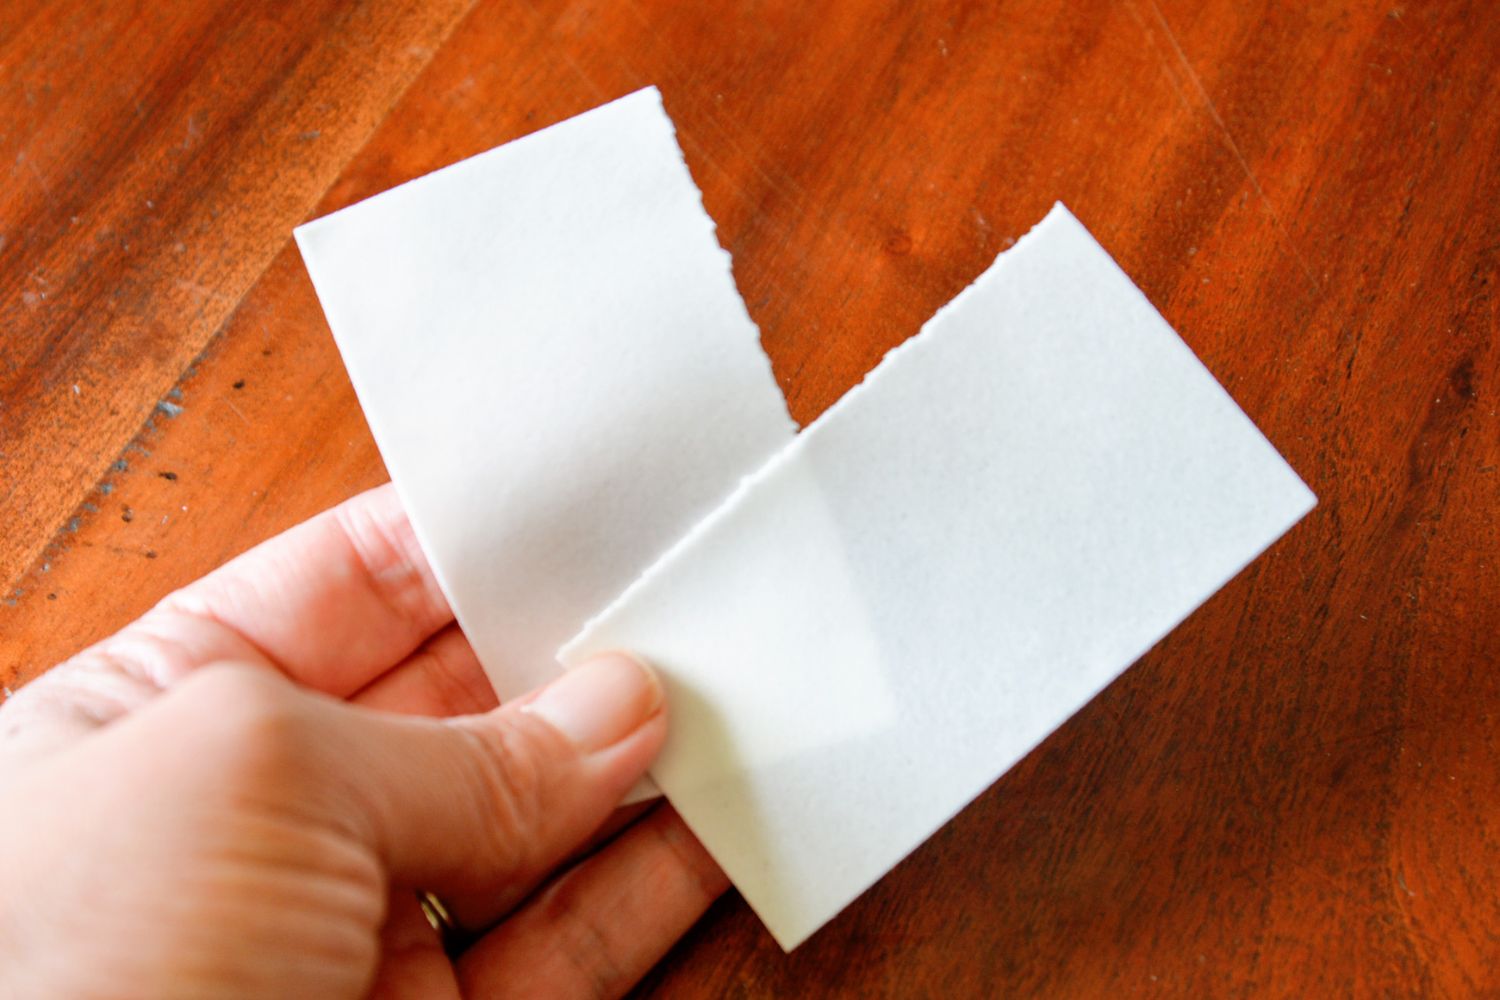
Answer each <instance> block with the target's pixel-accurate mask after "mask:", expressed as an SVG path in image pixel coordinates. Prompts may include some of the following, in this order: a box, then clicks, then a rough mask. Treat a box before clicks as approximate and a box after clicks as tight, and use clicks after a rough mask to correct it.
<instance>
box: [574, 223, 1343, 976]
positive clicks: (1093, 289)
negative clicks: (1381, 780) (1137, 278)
mask: <svg viewBox="0 0 1500 1000" xmlns="http://www.w3.org/2000/svg"><path fill="white" fill-rule="evenodd" d="M1314 503H1315V498H1314V497H1313V495H1312V493H1311V492H1310V491H1309V490H1308V489H1307V487H1306V486H1304V485H1303V484H1302V482H1301V480H1299V479H1298V478H1297V476H1296V474H1295V473H1294V472H1293V471H1292V470H1291V469H1290V468H1289V467H1288V466H1287V465H1286V463H1285V462H1284V461H1282V459H1281V458H1280V456H1279V455H1277V453H1276V451H1275V450H1274V449H1273V448H1272V447H1271V445H1270V444H1269V443H1268V442H1267V441H1266V440H1265V438H1264V437H1262V436H1261V434H1260V433H1259V431H1257V430H1256V428H1255V427H1254V425H1253V424H1252V423H1251V422H1250V420H1249V419H1248V418H1247V417H1246V416H1245V415H1244V414H1243V413H1242V412H1241V411H1240V410H1239V408H1238V407H1237V406H1236V405H1235V404H1234V401H1233V400H1231V399H1230V398H1229V396H1228V395H1227V394H1226V393H1225V392H1224V390H1223V389H1221V388H1220V387H1219V385H1218V383H1217V382H1215V381H1214V379H1213V377H1212V376H1211V375H1210V374H1209V373H1208V371H1207V370H1206V369H1204V368H1203V366H1202V365H1201V364H1200V363H1199V362H1198V360H1197V359H1196V358H1195V357H1194V356H1193V354H1192V352H1191V351H1190V350H1189V349H1188V347H1187V346H1186V345H1185V344H1184V343H1183V342H1182V341H1181V340H1180V339H1179V338H1178V337H1177V335H1176V334H1175V333H1174V332H1173V331H1172V329H1171V328H1170V327H1169V326H1168V325H1167V323H1166V322H1165V321H1164V320H1163V319H1162V318H1161V316H1160V315H1159V314H1158V313H1157V312H1156V310H1155V309H1153V308H1152V306H1151V304H1150V303H1149V302H1148V301H1147V300H1146V298H1145V296H1144V295H1142V294H1141V293H1140V291H1139V290H1138V289H1137V288H1136V287H1135V286H1134V285H1133V284H1132V283H1131V281H1130V280H1129V278H1127V277H1126V276H1125V274H1124V273H1123V272H1122V271H1121V270H1120V269H1119V268H1118V267H1117V266H1116V265H1115V264H1114V262H1113V261H1112V260H1111V259H1110V258H1109V256H1108V255H1107V254H1106V253H1105V251H1104V250H1103V249H1102V248H1101V247H1100V246H1099V245H1098V244H1097V243H1096V242H1094V240H1093V238H1092V237H1091V236H1090V235H1089V234H1088V232H1087V231H1086V230H1085V229H1084V228H1083V226H1082V225H1080V224H1079V223H1078V221H1077V220H1076V219H1074V218H1073V216H1072V215H1071V214H1069V213H1068V212H1067V210H1066V209H1064V208H1062V207H1061V206H1058V207H1057V208H1055V209H1054V210H1053V211H1052V213H1051V214H1050V215H1048V217H1047V218H1046V219H1045V220H1044V221H1043V222H1042V223H1040V224H1039V225H1038V226H1037V227H1036V229H1035V230H1033V232H1032V233H1031V234H1029V235H1028V236H1027V237H1026V238H1025V239H1023V240H1022V241H1021V242H1020V243H1019V244H1017V246H1016V247H1014V248H1013V249H1012V250H1010V251H1009V252H1007V253H1006V254H1004V255H1003V256H1002V257H1001V258H1000V259H999V260H998V261H997V262H996V263H995V264H994V266H992V267H991V268H990V269H989V270H988V271H987V272H986V273H985V274H984V275H982V276H981V277H980V278H979V279H978V280H977V281H976V282H975V283H974V284H973V285H972V286H970V287H969V288H968V289H967V290H965V291H964V292H963V293H962V294H961V295H960V296H958V297H957V298H956V299H955V300H954V301H953V302H951V303H950V304H949V305H948V306H946V307H945V308H944V309H943V310H941V311H940V312H939V313H938V314H937V315H936V316H935V317H934V318H933V319H932V320H931V321H929V322H928V324H927V325H926V327H925V328H924V330H923V332H922V333H921V334H920V335H919V336H918V337H916V338H914V339H913V340H912V341H910V342H908V343H907V344H906V345H904V346H902V347H900V348H898V349H897V350H895V351H893V352H891V354H890V355H889V356H888V357H887V358H886V359H885V361H884V362H883V363H882V364H881V365H880V367H879V368H878V369H877V370H876V371H875V372H873V373H872V374H871V375H870V376H869V377H868V378H867V379H866V381H865V383H864V385H862V386H861V387H859V388H857V389H855V390H853V391H851V392H850V393H849V394H848V395H847V396H846V397H845V398H844V399H843V400H841V401H840V402H839V403H838V404H837V405H835V406H834V407H833V408H832V409H830V410H829V411H828V412H827V413H825V414H824V415H823V417H822V418H820V419H819V420H818V421H817V422H816V423H814V424H813V425H811V426H810V427H809V428H808V429H806V430H805V431H804V432H803V433H802V435H801V436H800V437H798V438H797V439H796V440H795V441H794V442H793V443H791V444H790V445H788V446H787V447H786V448H785V449H783V450H782V451H781V452H780V453H779V454H778V455H776V457H775V458H773V459H772V460H771V461H770V462H768V463H767V464H766V465H765V466H764V467H762V468H761V469H760V470H759V471H758V472H757V473H755V474H754V475H753V476H752V477H751V478H750V479H749V480H747V481H746V482H745V483H744V484H742V485H741V486H740V488H739V489H738V490H737V491H736V492H735V493H734V494H733V495H732V496H731V497H730V498H729V499H728V500H727V501H726V503H725V504H724V505H723V506H721V507H720V508H718V509H717V510H716V511H714V513H713V514H712V515H710V517H709V518H708V519H707V520H706V521H705V522H703V523H702V524H700V525H698V526H697V527H696V528H695V529H694V530H693V531H692V532H691V533H690V534H689V535H688V536H687V537H685V538H684V539H683V540H682V541H681V542H679V543H678V544H677V545H676V546H674V547H673V548H672V549H671V550H670V551H669V552H668V553H667V554H666V555H665V556H664V557H663V558H662V559H661V560H660V561H659V562H657V563H656V564H655V565H654V566H653V567H652V568H651V569H650V570H649V571H647V573H646V574H645V576H643V577H642V579H640V580H639V581H637V582H636V583H635V584H633V585H632V586H631V588H630V589H629V590H628V591H626V593H625V594H623V595H622V596H621V598H620V599H619V600H618V601H617V602H616V603H615V604H614V605H612V606H610V607H609V608H607V609H606V610H605V611H604V612H603V613H602V614H601V615H600V616H599V617H598V618H597V619H595V620H594V621H593V622H591V623H590V624H589V626H588V627H587V628H586V629H585V630H584V631H583V633H582V634H580V635H579V636H578V637H577V638H576V639H575V640H574V641H573V642H571V643H570V644H569V645H568V646H567V648H566V649H565V650H564V651H563V653H562V656H563V659H564V662H565V663H568V664H570V665H571V664H573V663H576V662H577V661H578V660H579V659H580V658H582V657H583V656H585V655H587V654H589V653H591V652H594V651H598V650H601V649H606V648H627V649H632V650H636V651H638V652H639V653H641V654H643V655H644V656H645V657H647V658H648V659H650V660H651V661H652V662H654V663H655V664H657V665H658V667H659V668H660V670H661V672H662V674H663V676H664V679H665V682H666V684H667V687H668V697H669V704H670V706H671V712H672V716H671V718H672V722H671V735H670V737H669V740H668V744H667V747H666V749H665V751H664V752H663V754H662V756H661V758H660V760H659V761H658V762H657V765H656V767H655V768H654V769H653V770H652V775H653V777H655V779H656V780H657V783H658V784H659V785H660V786H661V788H662V789H663V790H664V791H665V793H666V795H667V797H668V798H669V799H670V800H671V802H672V804H673V805H674V806H675V807H676V808H677V810H678V811H679V812H680V813H681V814H682V816H683V817H684V819H685V820H686V821H687V823H688V825H689V826H691V827H692V829H693V830H694V831H695V832H696V833H697V835H698V836H699V837H700V838H701V839H702V841H703V843H704V844H705V845H706V846H707V848H708V849H709V851H710V852H711V853H712V854H713V856H714V857H715V858H716V859H717V860H718V861H719V863H720V864H721V865H722V866H723V867H724V869H725V871H726V872H727V873H728V874H729V876H730V878H731V879H733V881H734V883H735V885H736V886H737V887H738V888H739V890H740V892H741V893H742V894H743V895H744V897H745V899H746V900H747V901H748V902H749V903H750V905H751V906H752V907H753V908H754V909H755V911H756V912H757V913H758V914H759V915H760V916H761V918H762V919H763V920H764V921H765V923H766V925H767V927H768V928H769V929H770V930H771V933H772V934H773V935H774V936H775V938H776V940H777V941H778V942H780V943H781V945H782V946H783V947H785V948H792V947H795V946H796V945H797V944H798V943H800V942H801V941H802V940H804V939H805V938H806V937H807V936H808V935H809V934H811V933H812V932H813V931H815V930H816V929H817V928H818V927H820V926H821V925H822V924H823V923H824V922H826V921H827V920H829V919H830V918H832V917H833V916H834V915H835V914H836V913H838V911H839V910H841V909H842V908H843V907H844V906H846V905H847V904H848V903H849V902H850V901H851V900H852V899H853V898H854V897H855V896H857V895H858V894H859V893H860V892H862V891H863V890H864V889H865V888H867V887H868V886H870V885H871V884H872V883H873V882H875V881H876V880H877V879H878V878H879V877H880V876H881V875H883V874H884V873H885V872H886V871H888V870H889V869H890V868H891V867H892V866H894V865H895V864H896V863H897V862H898V861H900V860H901V858H902V857H904V856H905V855H906V854H907V853H908V852H910V851H911V850H912V849H913V848H915V847H916V846H917V845H919V844H920V843H921V842H922V841H923V840H925V839H926V838H927V837H928V836H930V835H931V834H932V833H933V831H935V830H936V829H937V828H938V827H939V826H941V825H942V824H943V823H945V822H946V821H947V820H948V819H949V818H950V817H951V816H953V815H954V813H956V812H957V811H958V810H959V809H961V808H962V807H963V806H964V805H965V804H966V803H967V802H969V801H970V800H971V799H972V798H974V797H975V796H976V795H977V794H979V793H980V792H981V791H983V790H984V789H985V788H986V787H987V786H988V785H990V784H991V783H992V782H993V781H994V780H995V779H996V778H997V777H999V776H1000V775H1001V774H1002V773H1004V772H1005V771H1006V770H1007V769H1008V768H1010V767H1011V766H1012V765H1013V764H1015V763H1016V762H1017V761H1018V760H1019V759H1020V758H1021V757H1022V756H1024V755H1025V754H1026V753H1027V752H1028V751H1029V750H1030V749H1031V748H1032V747H1034V746H1035V745H1036V744H1037V743H1038V742H1040V741H1041V740H1042V739H1043V738H1044V737H1046V736H1047V734H1048V733H1050V732H1052V730H1054V729H1055V728H1056V727H1057V726H1059V725H1061V724H1062V723H1063V722H1064V721H1065V720H1066V719H1067V718H1068V717H1069V716H1071V715H1072V714H1073V713H1074V712H1075V711H1077V710H1078V708H1079V707H1081V706H1082V705H1083V704H1084V703H1086V702H1087V701H1088V700H1089V699H1090V698H1091V697H1093V696H1094V694H1095V693H1097V692H1098V691H1099V690H1100V689H1101V688H1102V687H1104V686H1105V685H1106V684H1108V683H1109V682H1110V681H1111V680H1113V679H1114V678H1115V677H1116V676H1117V675H1118V674H1119V673H1120V672H1121V671H1123V670H1124V669H1125V668H1126V667H1127V666H1129V665H1130V663H1132V662H1133V661H1134V660H1136V659H1137V658H1138V657H1140V655H1141V654H1142V653H1144V652H1145V651H1146V650H1147V649H1149V648H1150V647H1151V646H1152V645H1153V644H1154V643H1155V642H1156V641H1157V640H1158V639H1160V638H1161V637H1162V636H1163V635H1165V634H1166V633H1167V632H1168V631H1169V630H1170V629H1171V628H1173V627H1174V626H1175V625H1176V624H1177V623H1178V622H1180V621H1181V620H1182V619H1183V618H1184V617H1186V616H1187V615H1188V614H1189V613H1190V612H1191V611H1192V610H1193V609H1194V608H1196V607H1197V606H1198V605H1199V604H1201V603H1202V602H1203V601H1204V600H1206V599H1207V598H1208V597H1209V596H1210V595H1211V594H1213V593H1214V591H1216V590H1217V589H1219V587H1221V586H1222V585H1223V584H1224V583H1225V582H1227V581H1228V580H1229V579H1230V578H1231V577H1232V576H1233V575H1234V574H1235V573H1237V572H1238V571H1239V570H1240V569H1241V568H1242V567H1244V566H1245V565H1246V564H1247V563H1248V562H1249V561H1250V560H1251V559H1253V558H1254V557H1255V556H1256V555H1257V554H1258V553H1260V552H1261V551H1262V550H1263V549H1264V548H1265V547H1266V546H1268V545H1269V544H1270V543H1271V542H1272V541H1274V540H1275V539H1276V538H1278V537H1279V536H1280V535H1281V534H1282V533H1283V532H1285V531H1286V530H1287V529H1288V528H1289V527H1291V525H1293V524H1294V523H1295V522H1296V521H1297V520H1298V519H1299V518H1301V517H1302V515H1303V514H1305V513H1306V512H1307V511H1308V510H1309V509H1311V507H1312V506H1313V504H1314Z"/></svg>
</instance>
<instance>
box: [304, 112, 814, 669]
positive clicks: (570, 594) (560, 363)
mask: <svg viewBox="0 0 1500 1000" xmlns="http://www.w3.org/2000/svg"><path fill="white" fill-rule="evenodd" d="M296 236H297V243H298V245H299V246H300V248H301V250H302V256H303V259H304V260H305V261H306V263H307V269H308V272H309V273H310V274H311V275H312V279H313V284H314V286H315V287H316V289H317V292H318V298H319V299H320V300H321V301H322V304H323V309H324V312H325V313H326V314H327V316H328V323H329V326H330V327H332V329H333V335H334V338H335V340H336V341H337V343H338V346H339V350H340V352H341V353H342V354H343V357H344V363H345V365H346V366H347V367H348V369H349V376H350V379H351V380H352V381H353V383H354V388H355V391H356V392H357V393H358V395H359V400H360V403H361V405H362V406H363V407H364V411H365V416H366V418H367V419H368V420H369V424H370V430H371V432H372V433H373V434H374V437H375V441H376V443H377V444H378V445H379V447H380V452H381V455H382V456H383V457H384V459H385V463H386V466H387V468H388V469H389V470H390V473H391V477H392V479H393V480H394V481H395V484H396V488H397V490H398V491H399V492H400V494H401V497H402V500H403V501H404V503H405V504H406V508H407V510H408V511H409V512H410V515H411V518H412V522H413V524H414V526H415V528H416V532H417V535H418V537H419V539H420V540H421V543H422V547H423V548H424V549H425V550H426V552H427V554H428V556H429V558H430V559H431V560H432V563H433V566H434V568H435V569H436V571H437V574H438V577H439V579H440V580H441V582H442V585H443V588H444V590H445V591H446V593H447V595H448V598H449V600H450V602H451V603H452V606H453V608H454V611H455V612H456V613H457V617H458V621H459V624H460V625H461V626H462V627H463V630H464V632H465V633H466V634H467V635H468V637H469V640H470V641H471V642H472V644H473V646H474V649H475V652H476V653H477V654H478V656H479V660H480V662H481V663H482V664H483V665H484V668H485V670H486V672H487V673H488V675H489V678H490V680H491V682H492V683H493V684H494V685H495V688H496V690H497V691H498V692H499V694H500V695H501V697H502V698H509V697H513V696H515V695H518V694H520V693H522V692H524V691H527V690H529V689H530V688H532V687H534V686H536V685H538V684H541V683H543V682H545V681H547V680H549V679H551V678H552V677H554V676H556V675H557V673H558V672H559V671H560V668H559V667H558V665H557V663H556V660H555V659H554V656H555V653H556V651H557V648H558V646H559V645H561V644H562V643H563V642H564V641H565V640H566V639H567V638H568V637H569V636H571V635H573V634H574V633H575V632H577V630H578V629H579V628H580V627H581V626H582V625H583V624H584V622H585V621H586V620H587V618H588V616H589V615H590V614H592V613H594V612H595V611H597V610H598V609H599V608H600V607H602V606H603V605H604V604H605V603H606V602H608V601H609V600H611V599H612V598H614V597H615V596H616V595H617V594H619V592H620V591H621V590H622V589H623V588H624V587H625V586H626V585H627V584H629V583H630V582H631V581H632V580H633V579H635V577H636V576H637V575H639V573H640V571H641V570H642V568H644V567H645V566H646V565H648V564H649V563H650V561H651V560H652V559H654V558H655V557H656V556H658V555H660V554H661V552H662V551H663V550H665V549H666V548H667V547H668V546H669V545H670V544H671V543H672V542H674V541H675V540H676V539H677V538H679V537H680V536H681V535H682V534H683V533H684V532H685V531H687V529H688V528H689V527H691V526H692V525H693V524H694V523H695V522H696V521H697V520H698V519H700V518H701V517H703V516H704V515H705V514H707V513H708V512H709V511H710V510H711V509H713V507H714V506H715V505H716V504H717V503H718V502H719V501H720V500H722V499H723V497H724V495H725V494H727V493H728V492H729V491H730V490H731V488H732V487H733V486H734V485H735V483H736V482H737V481H738V480H739V478H740V477H741V476H743V475H744V474H745V473H747V472H749V471H751V470H753V469H754V468H756V467H757V466H758V465H760V464H761V463H762V462H763V461H764V460H765V459H766V458H767V457H769V456H770V455H771V454H772V453H774V452H775V451H776V450H777V449H778V448H780V447H781V446H782V445H784V444H785V443H786V442H787V441H789V440H791V438H792V436H793V434H794V433H795V431H796V426H795V425H794V424H793V423H792V421H791V419H790V418H789V417H788V416H787V413H786V405H785V403H784V402H783V400H782V396H781V393H780V391H779V389H778V388H777V386H776V383H775V381H774V380H773V379H772V377H771V370H770V364H769V362H768V361H767V359H766V357H765V355H764V354H763V353H762V351H761V349H760V338H759V333H758V331H757V330H756V327H755V324H754V323H753V322H752V321H751V319H750V317H749V315H748V314H747V313H746V311H745V306H744V303H743V302H742V301H741V299H740V296H739V293H738V292H737V291H736V289H735V285H734V281H733V279H732V277H731V275H730V268H729V255H728V254H727V253H726V252H725V251H724V250H723V249H721V248H720V246H719V244H718V241H717V239H716V237H715V234H714V225H713V221H712V220H711V219H710V218H709V217H708V215H707V214H706V213H705V212H704V210H703V205H702V201H701V198H700V196H699V193H698V189H697V187H696V186H695V185H694V184H693V180H692V177H691V176H690V175H689V173H688V170H687V166H686V164H685V163H684V162H683V159H682V155H681V153H680V151H679V150H678V147H677V142H676V139H675V134H674V131H673V128H672V123H671V121H670V120H669V119H668V118H667V116H666V113H665V112H664V110H663V108H662V104H661V97H660V95H659V93H658V92H657V91H656V89H655V88H654V87H653V88H648V89H646V90H641V91H638V92H636V93H634V94H631V95H629V96H628V97H624V98H621V99H620V100H617V101H615V102H613V103H611V104H607V105H604V106H603V107H600V108H596V109H594V110H592V111H589V112H587V113H585V114H582V115H579V116H578V117H576V118H573V119H570V120H568V121H565V122H562V123H560V124H557V125H553V126H551V127H550V128H546V129H543V130H542V131H540V132H537V133H535V134H532V135H529V136H526V137H525V138H522V139H518V140H516V141H515V142H512V143H509V144H507V145H505V146H501V147H499V148H497V149H494V150H491V151H489V152H487V153H483V154H480V155H478V156H475V157H473V158H471V159H468V160H465V161H463V162H461V163H457V164H455V165H453V166H450V167H447V168H445V169H443V170H439V171H437V172H436V173H433V174H429V175H427V176H425V177H422V178H419V179H417V180H414V181H411V182H410V183H407V184H403V185H402V186H400V187H397V188H395V189H393V190H390V191H387V192H385V193H383V194H379V195H376V196H375V197H373V198H370V199H369V200H367V201H363V202H360V203H359V204H357V205H353V206H351V207H349V208H346V209H343V210H342V211H338V212H335V213H333V214H331V215H328V216H325V217H324V218H321V219H318V220H316V221H314V222H310V223H308V224H307V225H304V226H302V227H301V228H300V229H298V230H297V232H296Z"/></svg>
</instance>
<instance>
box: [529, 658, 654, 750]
mask: <svg viewBox="0 0 1500 1000" xmlns="http://www.w3.org/2000/svg"><path fill="white" fill-rule="evenodd" d="M661 703H662V691H661V682H660V681H658V680H657V679H656V674H654V673H653V672H652V671H651V670H650V669H649V668H648V667H647V666H646V665H645V664H643V663H641V662H640V661H639V660H637V659H635V658H634V657H630V656H627V655H625V654H624V653H606V654H604V655H603V656H598V657H595V658H594V659H592V660H589V661H588V662H587V663H583V664H580V665H579V666H577V667H575V668H573V669H572V670H569V671H568V672H567V673H565V674H563V675H562V677H560V678H558V679H557V680H555V681H553V682H552V683H551V684H549V685H547V686H546V687H545V688H543V689H542V693H541V694H539V695H537V696H536V698H535V699H534V700H532V701H531V702H529V703H528V704H526V705H524V706H523V707H522V709H521V710H522V711H523V712H529V713H531V714H532V715H535V716H538V717H539V718H541V719H542V720H543V721H545V722H547V723H549V724H551V726H552V727H553V728H554V729H557V730H559V731H560V732H561V733H562V734H563V735H564V736H566V737H567V738H568V739H570V740H572V741H573V743H574V745H576V746H577V747H578V748H579V749H580V750H582V751H584V752H585V753H592V752H594V751H595V750H603V749H604V748H605V747H607V746H611V745H613V744H615V743H618V742H619V741H620V740H622V739H624V738H625V737H627V736H629V735H630V734H631V733H633V732H635V731H636V730H637V729H639V728H640V727H641V725H642V724H643V723H645V721H646V720H647V719H649V718H651V716H653V715H655V714H656V710H657V709H659V708H661Z"/></svg>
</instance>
